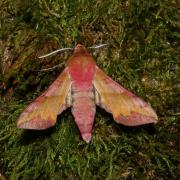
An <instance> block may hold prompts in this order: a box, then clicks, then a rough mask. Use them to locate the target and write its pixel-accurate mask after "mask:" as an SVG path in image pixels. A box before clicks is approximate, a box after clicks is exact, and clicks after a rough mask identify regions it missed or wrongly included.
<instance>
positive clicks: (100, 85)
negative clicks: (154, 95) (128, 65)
mask: <svg viewBox="0 0 180 180" xmlns="http://www.w3.org/2000/svg"><path fill="white" fill-rule="evenodd" d="M93 84H94V87H95V89H96V91H97V92H96V104H97V105H99V106H100V107H102V108H104V109H105V110H106V111H108V112H110V113H112V114H113V118H114V120H115V121H116V122H117V123H121V124H124V125H127V126H137V125H142V124H148V123H157V121H158V118H157V115H156V113H155V112H154V110H153V109H152V108H151V106H150V105H149V104H147V103H146V102H144V101H143V100H142V99H141V98H139V97H137V96H136V95H134V94H133V93H131V92H129V91H128V90H126V89H125V88H123V87H122V86H121V85H119V84H118V83H116V82H115V81H113V80H112V79H111V78H110V77H108V76H107V75H106V74H105V73H104V72H103V71H101V70H100V69H99V68H98V67H97V66H96V73H95V78H94V82H93Z"/></svg>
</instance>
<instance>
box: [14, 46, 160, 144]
mask: <svg viewBox="0 0 180 180" xmlns="http://www.w3.org/2000/svg"><path fill="white" fill-rule="evenodd" d="M96 105H97V106H99V107H101V108H102V109H104V110H105V111H107V112H109V113H111V114H112V115H113V119H114V120H115V121H116V122H117V123H119V124H123V125H126V126H138V125H142V124H148V123H157V122H158V117H157V115H156V113H155V111H154V110H153V109H152V107H151V106H150V105H149V104H148V103H146V102H145V101H143V100H142V99H141V98H139V97H137V96H136V95H135V94H133V93H131V92H130V91H128V90H126V89H125V88H124V87H122V86H121V85H119V84H118V83H117V82H115V81H113V80H112V79H111V78H110V77H109V76H107V75H106V74H105V73H104V72H103V71H102V70H101V69H100V68H99V67H98V66H97V65H96V63H95V60H94V59H93V57H92V56H91V55H90V54H89V53H88V51H87V49H86V48H85V47H84V46H83V45H81V44H78V45H76V47H75V48H74V51H73V53H72V55H71V57H70V58H69V59H68V61H67V65H66V67H65V69H64V71H63V72H62V73H61V74H60V75H59V76H58V77H57V79H56V80H55V81H54V82H53V83H52V84H51V85H50V87H49V88H48V89H47V90H46V91H45V92H44V93H43V94H42V95H40V96H39V97H37V98H36V99H35V100H34V101H33V102H32V103H31V104H30V105H29V106H27V108H26V109H25V110H24V111H23V112H22V113H21V115H20V117H19V119H18V121H17V127H18V128H23V129H36V130H42V129H47V128H49V127H52V126H54V125H55V123H56V119H57V115H58V114H61V113H62V112H63V111H64V110H65V109H67V108H69V107H71V112H72V114H73V116H74V119H75V122H76V124H77V126H78V128H79V130H80V133H81V136H82V139H83V140H84V141H85V142H87V143H88V142H90V140H91V137H92V128H93V123H94V117H95V112H96Z"/></svg>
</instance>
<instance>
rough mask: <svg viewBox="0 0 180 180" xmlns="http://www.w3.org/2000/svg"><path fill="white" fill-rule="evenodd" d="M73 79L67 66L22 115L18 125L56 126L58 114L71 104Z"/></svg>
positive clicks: (21, 126) (39, 127)
mask: <svg viewBox="0 0 180 180" xmlns="http://www.w3.org/2000/svg"><path fill="white" fill-rule="evenodd" d="M70 88H71V81H70V78H69V74H68V69H67V68H66V69H65V70H64V71H63V72H62V74H60V76H59V77H58V78H57V79H56V80H55V81H54V82H53V83H52V85H51V86H50V87H49V88H48V89H47V91H46V92H44V93H43V94H42V95H41V96H39V97H38V98H36V99H35V100H34V101H33V102H32V103H31V104H30V105H29V106H28V107H27V108H26V109H25V110H24V111H23V112H22V113H21V115H20V117H19V119H18V122H17V126H18V127H19V128H24V129H37V130H41V129H47V128H49V127H51V126H54V124H55V123H56V117H57V115H58V114H59V113H60V112H62V111H63V110H65V109H66V108H68V107H69V106H71V103H70V101H68V99H69V98H70V97H69V95H68V94H69V91H70Z"/></svg>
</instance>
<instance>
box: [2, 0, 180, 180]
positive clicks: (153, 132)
mask: <svg viewBox="0 0 180 180" xmlns="http://www.w3.org/2000/svg"><path fill="white" fill-rule="evenodd" d="M178 5H179V4H178V1H176V0H171V1H168V0H164V1H162V0H151V1H148V0H136V1H134V0H121V1H117V0H115V1H114V0H112V1H110V0H109V1H103V0H98V1H97V0H87V1H85V0H82V1H73V0H54V1H51V0H46V1H45V0H39V1H33V0H27V1H23V0H17V1H11V0H3V1H1V2H0V7H1V8H0V14H1V16H0V19H1V25H0V55H1V64H0V65H1V74H0V83H1V84H0V88H1V89H0V93H1V98H0V174H1V175H3V176H4V177H6V178H7V179H83V180H84V179H112V180H116V179H178V177H179V178H180V174H179V172H180V147H179V146H180V144H179V137H178V136H179V135H180V133H179V128H180V122H179V121H178V117H179V115H180V112H179V107H180V104H179V102H180V99H179V95H178V92H180V90H178V80H179V79H178V70H179V67H178V61H179V54H178V51H179V44H178V43H179V38H180V34H179V27H180V24H179V22H178V17H179V14H178ZM78 42H82V43H83V44H84V45H86V46H91V45H95V44H99V43H108V44H109V47H108V48H104V49H99V50H93V51H92V50H91V53H92V54H93V56H94V57H95V59H96V62H97V64H98V65H99V66H100V67H101V68H102V69H103V70H104V71H105V72H106V73H107V74H108V75H110V76H111V77H112V78H113V79H115V80H116V81H117V82H120V83H121V84H123V86H125V87H126V88H128V89H130V90H131V91H133V92H135V93H136V94H138V95H139V96H141V97H142V98H144V99H145V100H146V101H149V102H150V103H151V104H152V106H153V107H154V109H155V110H156V112H157V114H158V117H159V120H160V122H159V123H158V124H157V125H154V126H153V125H152V126H151V125H146V126H141V127H132V128H128V127H124V126H121V125H117V124H116V123H115V122H114V121H113V119H112V116H111V115H109V114H108V113H106V112H104V111H103V110H101V109H97V113H96V121H95V125H94V129H93V138H92V141H91V142H90V144H86V143H84V142H83V141H82V139H81V137H80V134H79V131H78V129H77V127H76V125H75V123H74V121H73V117H72V115H71V112H70V110H67V111H65V112H64V113H63V114H62V115H60V116H58V122H57V124H56V126H55V127H53V128H51V129H48V130H45V131H40V132H36V131H24V130H20V129H17V128H16V121H17V118H18V116H19V114H20V112H21V111H22V110H23V109H24V108H25V106H26V105H27V104H28V103H29V102H30V101H32V100H33V99H34V98H35V97H36V96H38V95H39V94H40V93H41V92H43V91H44V90H45V89H46V88H47V87H48V86H49V84H50V83H51V82H52V81H53V80H54V79H55V78H56V77H57V75H58V74H59V73H60V72H61V71H62V69H63V68H62V67H61V68H57V69H55V70H53V71H48V72H40V71H39V70H40V69H43V68H48V67H53V66H54V65H57V64H59V63H62V62H65V61H66V60H67V57H68V56H69V55H70V54H69V53H60V54H57V55H56V56H52V57H48V58H45V59H41V60H40V59H38V58H37V57H38V56H40V55H42V54H45V53H48V52H50V51H52V50H55V49H58V48H62V47H73V46H74V45H75V44H76V43H78Z"/></svg>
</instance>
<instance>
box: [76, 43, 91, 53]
mask: <svg viewBox="0 0 180 180" xmlns="http://www.w3.org/2000/svg"><path fill="white" fill-rule="evenodd" d="M73 53H74V54H87V53H88V51H87V49H86V48H85V47H84V46H83V45H81V44H77V45H76V46H75V48H74V52H73Z"/></svg>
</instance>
